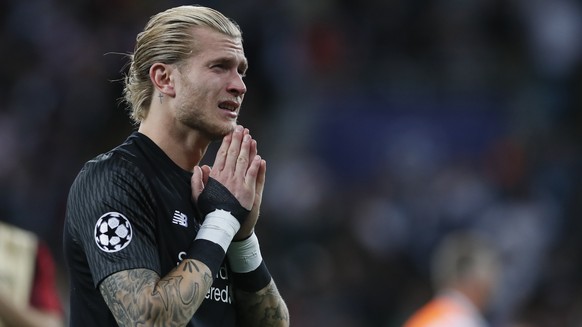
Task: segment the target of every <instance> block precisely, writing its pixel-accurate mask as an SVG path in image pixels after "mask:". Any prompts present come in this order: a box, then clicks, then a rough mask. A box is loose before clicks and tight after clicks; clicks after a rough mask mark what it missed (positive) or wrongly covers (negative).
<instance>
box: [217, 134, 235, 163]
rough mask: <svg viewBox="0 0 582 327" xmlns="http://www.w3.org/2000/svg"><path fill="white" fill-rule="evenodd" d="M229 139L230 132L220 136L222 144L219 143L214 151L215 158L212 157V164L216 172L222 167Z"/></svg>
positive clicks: (230, 139)
mask: <svg viewBox="0 0 582 327" xmlns="http://www.w3.org/2000/svg"><path fill="white" fill-rule="evenodd" d="M231 141H232V133H230V134H228V135H226V136H225V137H223V138H222V144H220V148H218V152H217V153H216V159H214V165H213V167H214V168H215V169H216V171H217V172H218V171H221V170H223V169H224V165H225V162H226V155H227V154H228V148H229V147H230V143H231Z"/></svg>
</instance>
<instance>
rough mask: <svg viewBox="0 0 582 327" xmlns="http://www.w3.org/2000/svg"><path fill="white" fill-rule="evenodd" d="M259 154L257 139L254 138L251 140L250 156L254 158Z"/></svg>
mask: <svg viewBox="0 0 582 327" xmlns="http://www.w3.org/2000/svg"><path fill="white" fill-rule="evenodd" d="M257 154H258V150H257V141H256V140H255V139H253V140H251V151H250V152H249V158H254V157H255V156H256V155H257Z"/></svg>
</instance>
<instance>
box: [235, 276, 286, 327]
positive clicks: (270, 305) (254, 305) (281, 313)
mask: <svg viewBox="0 0 582 327" xmlns="http://www.w3.org/2000/svg"><path fill="white" fill-rule="evenodd" d="M235 297H236V302H237V308H236V309H237V313H238V316H239V318H240V319H241V326H289V311H288V310H287V306H286V305H285V302H284V301H283V298H282V297H281V295H280V294H279V291H278V290H277V287H276V286H275V282H274V281H273V280H271V282H270V283H269V285H267V286H266V287H265V288H263V289H261V290H259V291H258V292H254V293H253V292H245V291H242V290H238V289H237V290H236V291H235Z"/></svg>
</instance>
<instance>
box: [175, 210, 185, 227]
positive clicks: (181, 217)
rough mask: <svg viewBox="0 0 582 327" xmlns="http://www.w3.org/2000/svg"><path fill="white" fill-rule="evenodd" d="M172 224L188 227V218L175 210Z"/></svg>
mask: <svg viewBox="0 0 582 327" xmlns="http://www.w3.org/2000/svg"><path fill="white" fill-rule="evenodd" d="M172 222H173V223H174V224H176V225H180V226H184V227H188V216H186V215H185V214H183V213H181V212H180V211H178V210H175V211H174V217H173V218H172Z"/></svg>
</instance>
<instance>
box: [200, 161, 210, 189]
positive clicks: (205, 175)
mask: <svg viewBox="0 0 582 327" xmlns="http://www.w3.org/2000/svg"><path fill="white" fill-rule="evenodd" d="M211 170H212V169H211V168H210V166H208V165H204V166H202V182H204V185H206V183H208V176H210V171H211Z"/></svg>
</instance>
